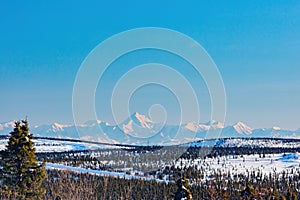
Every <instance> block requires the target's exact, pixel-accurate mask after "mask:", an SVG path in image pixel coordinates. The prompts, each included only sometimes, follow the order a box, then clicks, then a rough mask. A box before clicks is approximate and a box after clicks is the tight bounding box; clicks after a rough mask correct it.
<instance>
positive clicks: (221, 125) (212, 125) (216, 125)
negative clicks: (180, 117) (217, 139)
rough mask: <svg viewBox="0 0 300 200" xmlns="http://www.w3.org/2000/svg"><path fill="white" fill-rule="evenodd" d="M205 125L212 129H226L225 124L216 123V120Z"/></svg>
mask: <svg viewBox="0 0 300 200" xmlns="http://www.w3.org/2000/svg"><path fill="white" fill-rule="evenodd" d="M204 125H207V126H210V127H211V128H215V129H222V128H224V124H223V123H222V122H219V121H216V120H211V121H209V122H207V123H205V124H204Z"/></svg>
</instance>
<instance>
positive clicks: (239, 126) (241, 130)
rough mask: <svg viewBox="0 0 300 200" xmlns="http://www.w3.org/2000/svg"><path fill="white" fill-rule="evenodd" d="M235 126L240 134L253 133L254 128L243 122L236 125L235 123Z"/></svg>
mask: <svg viewBox="0 0 300 200" xmlns="http://www.w3.org/2000/svg"><path fill="white" fill-rule="evenodd" d="M233 128H234V129H235V130H236V132H238V133H240V134H243V133H245V134H247V135H249V134H251V133H252V128H250V127H249V126H247V125H246V124H244V123H243V122H238V123H236V124H235V125H233Z"/></svg>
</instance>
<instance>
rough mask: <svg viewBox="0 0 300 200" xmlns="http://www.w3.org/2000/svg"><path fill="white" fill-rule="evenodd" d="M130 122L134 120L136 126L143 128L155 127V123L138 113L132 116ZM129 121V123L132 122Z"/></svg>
mask: <svg viewBox="0 0 300 200" xmlns="http://www.w3.org/2000/svg"><path fill="white" fill-rule="evenodd" d="M130 120H132V121H133V122H134V123H135V124H137V125H139V126H141V127H143V128H152V127H153V125H152V124H153V121H152V120H151V119H149V118H148V117H146V116H145V115H142V114H140V113H138V112H135V113H133V114H132V115H131V116H130ZM130 120H129V121H130Z"/></svg>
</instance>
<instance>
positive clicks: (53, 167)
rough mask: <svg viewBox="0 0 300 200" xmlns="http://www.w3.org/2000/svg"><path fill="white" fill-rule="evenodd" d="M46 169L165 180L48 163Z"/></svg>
mask: <svg viewBox="0 0 300 200" xmlns="http://www.w3.org/2000/svg"><path fill="white" fill-rule="evenodd" d="M46 169H50V170H51V169H57V170H69V171H73V172H78V173H89V174H94V175H98V176H110V177H116V178H117V177H119V178H125V179H141V180H148V181H150V180H156V181H158V182H162V181H164V180H160V179H155V178H154V177H153V176H147V177H146V176H142V175H132V174H127V173H125V172H124V173H123V172H110V171H103V170H93V169H85V168H81V167H71V166H66V165H62V164H56V163H46Z"/></svg>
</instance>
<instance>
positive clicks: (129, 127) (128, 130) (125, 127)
mask: <svg viewBox="0 0 300 200" xmlns="http://www.w3.org/2000/svg"><path fill="white" fill-rule="evenodd" d="M123 131H124V133H132V132H133V128H132V120H130V121H129V122H128V124H123Z"/></svg>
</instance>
